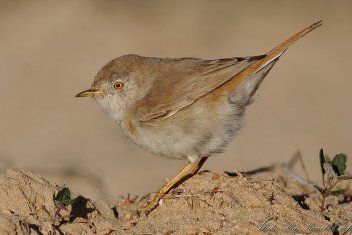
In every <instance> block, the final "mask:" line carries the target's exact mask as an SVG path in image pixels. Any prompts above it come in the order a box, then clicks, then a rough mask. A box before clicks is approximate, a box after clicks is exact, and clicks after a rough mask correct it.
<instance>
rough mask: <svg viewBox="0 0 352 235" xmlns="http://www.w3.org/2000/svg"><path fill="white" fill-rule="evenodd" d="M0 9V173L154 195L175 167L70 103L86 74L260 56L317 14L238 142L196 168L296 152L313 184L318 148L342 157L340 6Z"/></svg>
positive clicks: (203, 1)
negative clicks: (112, 66)
mask: <svg viewBox="0 0 352 235" xmlns="http://www.w3.org/2000/svg"><path fill="white" fill-rule="evenodd" d="M0 3H1V7H0V35H1V36H0V74H1V75H0V82H1V85H0V87H1V92H0V110H1V111H0V112H1V117H0V143H1V144H0V171H1V172H2V173H5V171H6V169H8V168H14V169H23V170H31V171H33V172H37V173H39V174H41V175H42V176H44V177H45V178H47V179H49V180H50V181H51V182H55V183H57V184H59V185H63V184H64V183H66V184H67V185H70V187H71V188H72V189H73V190H74V191H75V192H80V193H82V194H83V195H85V196H86V197H89V198H92V199H94V200H98V199H103V200H111V202H114V201H115V200H116V198H117V196H118V195H127V193H128V192H131V193H132V194H143V193H144V192H151V191H154V190H156V188H158V187H159V186H160V185H161V184H162V183H163V180H164V178H165V177H168V178H171V177H172V176H174V175H175V174H176V173H177V171H178V170H179V169H180V168H181V167H183V165H184V164H186V163H185V162H183V161H170V160H167V159H161V158H158V157H152V156H149V155H148V154H147V153H145V152H144V151H142V150H139V149H138V148H137V147H136V146H134V145H132V144H131V143H130V142H129V141H128V140H126V139H125V137H124V136H123V135H122V133H121V132H120V130H119V128H118V127H117V126H116V125H114V123H113V122H112V120H111V119H110V117H108V115H106V113H104V111H103V110H102V109H100V108H99V107H98V105H97V104H96V103H94V102H93V101H90V100H83V99H75V98H74V95H75V94H77V93H78V92H80V91H81V90H83V89H86V88H88V87H89V86H90V84H91V82H92V80H93V78H94V75H95V74H96V73H97V71H98V70H99V69H100V68H101V67H102V66H103V65H104V64H105V63H106V62H108V61H109V60H110V59H112V58H115V57H117V56H120V55H123V54H130V53H136V54H140V55H145V56H158V57H183V56H194V57H202V58H222V57H230V56H246V55H256V54H262V53H264V52H266V51H268V50H269V49H270V48H272V47H273V46H275V45H276V44H278V43H279V42H280V41H282V40H284V39H285V38H287V37H288V36H289V35H291V34H292V33H294V32H296V31H298V30H300V29H302V28H303V27H305V26H307V25H309V24H311V23H313V22H316V21H317V20H320V19H323V20H324V25H323V27H321V28H319V29H318V30H317V31H315V32H314V33H312V34H310V35H309V36H307V37H306V38H304V39H302V40H301V41H299V42H298V43H297V44H295V45H294V46H293V47H292V48H290V49H289V50H288V51H287V53H286V54H285V55H284V56H283V57H282V59H281V60H280V62H279V63H277V65H276V66H275V68H274V69H273V70H272V71H271V72H270V74H269V76H268V77H267V78H266V81H264V83H263V85H262V86H261V88H260V89H259V91H258V97H259V98H258V99H257V101H256V102H255V103H254V104H253V105H252V106H250V107H249V109H248V112H247V125H246V126H245V127H244V128H243V129H242V131H241V133H240V135H239V136H237V137H236V138H235V140H234V141H232V142H231V144H230V145H229V146H228V148H227V151H226V152H225V153H224V154H221V155H218V156H214V157H212V158H211V159H210V160H209V161H208V162H207V163H206V165H205V168H206V169H210V170H213V171H219V172H223V171H224V170H233V169H238V170H248V169H254V168H257V167H260V166H264V165H268V164H272V163H275V162H276V163H279V162H287V161H288V160H289V159H290V158H291V156H292V155H293V154H294V153H295V152H296V151H297V150H300V151H301V153H302V156H303V158H304V161H305V163H306V167H307V168H308V169H309V175H310V177H311V178H312V179H314V180H317V179H319V178H318V173H319V169H318V167H316V163H317V155H318V151H319V149H320V148H321V147H324V148H325V150H326V152H327V153H331V154H332V153H338V152H345V153H347V154H351V152H352V145H351V137H350V134H351V133H352V129H351V122H350V120H351V119H352V111H351V108H350V107H351V92H350V89H351V87H352V79H351V76H350V71H349V69H350V68H351V65H352V64H351V61H352V57H351V55H352V46H351V41H352V40H351V37H352V27H351V25H350V23H351V22H352V14H351V9H352V3H351V1H338V2H335V1H276V0H271V1H261V0H257V1H246V2H245V1H211V0H209V1H207V0H199V1H4V0H0ZM52 190H54V189H52ZM182 200H184V199H178V201H182ZM175 203H176V202H175Z"/></svg>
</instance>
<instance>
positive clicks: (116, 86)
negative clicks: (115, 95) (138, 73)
mask: <svg viewBox="0 0 352 235" xmlns="http://www.w3.org/2000/svg"><path fill="white" fill-rule="evenodd" d="M114 88H115V89H116V90H121V89H122V88H123V82H115V83H114Z"/></svg>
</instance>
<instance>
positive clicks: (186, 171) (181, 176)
mask: <svg viewBox="0 0 352 235" xmlns="http://www.w3.org/2000/svg"><path fill="white" fill-rule="evenodd" d="M207 159H208V157H202V158H201V159H199V160H198V161H197V162H194V163H193V162H190V163H188V165H187V166H185V167H184V168H183V169H182V170H181V171H180V172H179V173H178V174H177V175H176V176H175V177H174V178H173V179H172V180H171V181H170V182H168V183H167V184H166V185H165V186H164V187H162V188H161V189H160V190H159V192H157V193H156V194H155V196H154V197H153V199H152V200H151V201H150V202H149V203H148V205H147V206H145V207H142V208H139V209H138V213H145V214H148V213H149V212H151V211H152V210H153V209H154V208H155V207H157V206H158V204H159V200H160V199H161V198H162V197H163V196H164V195H165V194H166V193H167V192H168V191H169V190H170V189H171V188H173V187H174V186H177V185H179V184H180V183H182V182H184V181H185V180H186V179H188V178H190V177H192V176H193V175H195V174H196V173H197V172H198V170H199V169H200V168H201V167H202V165H203V164H204V162H205V161H206V160H207Z"/></svg>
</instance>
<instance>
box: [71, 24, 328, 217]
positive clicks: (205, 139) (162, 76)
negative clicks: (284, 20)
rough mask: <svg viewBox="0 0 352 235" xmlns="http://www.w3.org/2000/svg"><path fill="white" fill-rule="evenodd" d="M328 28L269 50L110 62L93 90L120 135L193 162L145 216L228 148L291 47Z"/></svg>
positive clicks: (126, 58) (147, 208) (151, 150)
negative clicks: (228, 55) (214, 56)
mask: <svg viewBox="0 0 352 235" xmlns="http://www.w3.org/2000/svg"><path fill="white" fill-rule="evenodd" d="M321 25H322V21H318V22H316V23H314V24H311V25H310V26H308V27H306V28H304V29H303V30H301V31H299V32H298V33H296V34H294V35H293V36H291V37H289V38H288V39H287V40H285V41H283V42H282V43H280V44H279V45H278V46H276V47H274V48H273V49H272V50H270V51H269V52H267V53H265V54H262V55H256V56H248V57H231V58H223V59H213V60H205V59H200V58H193V57H185V58H156V57H144V56H139V55H133V54H130V55H123V56H120V57H117V58H115V59H113V60H112V61H110V62H109V63H107V64H106V65H105V66H104V67H103V68H102V69H101V70H100V71H99V72H98V73H97V75H96V76H95V79H94V81H93V83H92V85H91V88H89V89H88V90H85V91H83V92H80V93H78V94H77V95H76V97H92V98H94V99H95V100H96V101H97V102H98V103H99V104H100V105H101V106H102V107H103V108H104V109H105V110H106V111H107V113H108V114H109V115H110V116H111V117H112V119H113V120H114V122H115V123H116V124H117V125H119V126H120V128H121V130H122V132H123V133H124V134H125V135H126V136H127V138H128V139H130V140H131V141H132V142H133V143H135V144H136V145H137V146H139V147H141V148H142V149H144V150H146V151H147V152H149V153H151V154H153V155H158V156H161V157H166V158H171V159H186V160H188V164H187V165H186V166H185V167H184V168H183V169H182V170H181V171H180V172H179V173H178V174H177V175H176V176H175V177H174V178H173V179H172V180H171V181H169V182H168V183H167V184H166V185H164V186H163V187H162V188H161V189H160V190H159V191H158V192H157V193H156V194H155V195H154V197H153V198H152V199H151V200H150V201H149V202H148V203H147V205H145V206H143V207H141V208H139V209H138V212H139V213H145V214H146V215H147V214H148V213H150V212H151V211H152V210H153V209H154V208H156V207H157V206H158V204H159V201H160V199H162V197H163V196H164V195H165V194H166V193H167V192H168V191H169V190H170V189H172V188H173V187H175V186H177V185H178V184H179V183H180V182H183V181H184V180H185V179H188V178H189V177H191V176H193V175H195V174H196V173H197V172H198V171H199V169H200V168H201V166H202V165H203V164H204V162H205V161H206V160H207V159H208V158H209V157H210V156H212V155H214V154H218V153H222V152H224V150H225V147H226V146H227V145H228V143H229V142H230V141H231V140H232V139H233V138H234V136H235V135H236V134H238V132H239V130H240V129H241V127H242V126H243V120H244V114H245V110H246V108H247V106H248V105H250V104H251V103H252V102H253V101H254V94H255V92H256V91H257V89H258V87H259V86H260V84H261V83H262V81H263V79H264V77H266V75H267V74H268V73H269V71H270V70H271V69H272V67H273V66H274V65H275V63H276V62H277V61H278V60H279V58H280V57H281V56H282V54H283V53H284V52H285V51H286V49H287V48H288V47H289V46H291V45H292V44H293V43H295V42H296V41H297V40H299V39H300V38H301V37H303V36H305V35H306V34H307V33H309V32H311V31H313V30H314V29H316V28H318V27H319V26H321Z"/></svg>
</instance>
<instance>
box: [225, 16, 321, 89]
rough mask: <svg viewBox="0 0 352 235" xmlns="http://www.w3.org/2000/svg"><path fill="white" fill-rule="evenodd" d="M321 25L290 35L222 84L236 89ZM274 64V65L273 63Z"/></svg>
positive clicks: (315, 24) (313, 25)
mask: <svg viewBox="0 0 352 235" xmlns="http://www.w3.org/2000/svg"><path fill="white" fill-rule="evenodd" d="M322 24H323V23H322V21H318V22H316V23H314V24H312V25H310V26H308V27H307V28H305V29H303V30H301V31H299V32H298V33H296V34H294V35H292V36H291V37H290V38H288V39H286V40H285V41H283V42H282V43H280V44H279V45H278V46H276V47H274V48H273V49H272V50H270V51H269V52H268V53H266V54H265V55H266V57H264V58H263V59H261V60H258V61H257V62H255V63H253V64H252V65H251V66H249V67H248V68H246V69H245V70H244V71H242V72H241V73H239V74H238V75H236V77H234V78H233V79H232V80H230V81H229V82H227V83H226V84H224V85H225V86H226V87H228V88H229V89H231V88H232V89H234V88H236V87H237V86H238V85H239V84H240V83H241V82H242V81H243V80H246V79H247V78H248V77H250V76H251V75H252V74H255V73H256V72H258V71H260V70H261V69H263V68H264V67H266V66H267V65H269V64H271V62H272V61H274V60H277V59H278V58H279V57H280V56H281V55H282V54H283V53H284V52H285V51H286V50H287V48H288V47H289V46H291V45H292V44H293V43H295V42H296V41H298V40H299V39H300V38H302V37H303V36H305V35H306V34H308V33H309V32H311V31H313V30H314V29H316V28H318V27H319V26H321V25H322ZM273 64H275V63H273Z"/></svg>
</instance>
